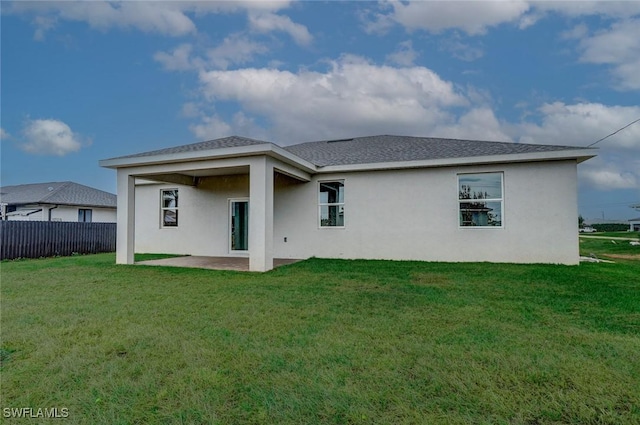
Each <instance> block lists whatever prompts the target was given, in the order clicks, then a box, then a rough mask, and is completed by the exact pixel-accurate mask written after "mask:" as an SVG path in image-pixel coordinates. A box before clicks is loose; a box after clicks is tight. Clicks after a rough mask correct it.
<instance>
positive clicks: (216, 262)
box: [136, 255, 302, 272]
mask: <svg viewBox="0 0 640 425" xmlns="http://www.w3.org/2000/svg"><path fill="white" fill-rule="evenodd" d="M298 261H302V260H297V259H290V258H274V259H273V267H274V268H275V267H279V266H284V265H286V264H293V263H296V262H298ZM136 264H140V265H144V266H167V267H188V268H197V269H210V270H236V271H243V272H248V271H249V258H247V257H203V256H196V255H193V256H191V255H189V256H184V257H171V258H162V259H159V260H146V261H137V262H136Z"/></svg>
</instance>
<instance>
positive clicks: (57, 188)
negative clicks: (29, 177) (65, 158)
mask: <svg viewBox="0 0 640 425" xmlns="http://www.w3.org/2000/svg"><path fill="white" fill-rule="evenodd" d="M0 202H2V203H6V204H9V205H25V204H59V205H80V206H82V205H85V206H91V207H104V208H115V207H116V195H114V194H112V193H109V192H105V191H103V190H98V189H94V188H92V187H89V186H84V185H82V184H78V183H74V182H49V183H34V184H20V185H16V186H2V187H0Z"/></svg>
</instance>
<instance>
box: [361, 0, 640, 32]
mask: <svg viewBox="0 0 640 425" xmlns="http://www.w3.org/2000/svg"><path fill="white" fill-rule="evenodd" d="M551 12H554V13H558V14H561V15H564V16H567V17H571V18H576V17H580V16H594V15H599V16H604V17H607V18H614V19H622V18H627V17H629V16H634V15H637V14H638V13H640V2H632V1H525V0H510V1H478V0H468V1H448V2H446V1H406V2H404V1H399V0H389V1H383V2H380V3H379V11H378V12H377V13H374V14H373V18H371V19H368V20H367V19H366V18H365V23H364V25H365V30H367V31H368V32H386V31H388V30H389V29H390V28H391V27H392V26H393V25H395V24H397V25H401V26H403V27H404V28H406V29H407V30H409V31H414V30H424V31H428V32H431V33H441V32H443V31H446V30H450V29H455V30H461V31H463V32H465V33H467V34H468V35H479V34H484V33H486V32H487V30H488V29H489V28H491V27H495V26H498V25H501V24H514V25H517V26H518V27H519V28H520V29H525V28H528V27H530V26H532V25H534V24H535V23H536V22H538V21H539V20H540V19H542V18H543V17H544V16H545V15H546V14H549V13H551Z"/></svg>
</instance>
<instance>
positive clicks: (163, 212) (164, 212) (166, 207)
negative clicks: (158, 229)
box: [160, 189, 178, 227]
mask: <svg viewBox="0 0 640 425" xmlns="http://www.w3.org/2000/svg"><path fill="white" fill-rule="evenodd" d="M160 194H161V195H160V198H161V200H160V202H161V205H160V217H161V219H162V227H178V189H168V190H162V191H160Z"/></svg>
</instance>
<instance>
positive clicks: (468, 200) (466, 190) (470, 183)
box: [458, 173, 503, 227]
mask: <svg viewBox="0 0 640 425" xmlns="http://www.w3.org/2000/svg"><path fill="white" fill-rule="evenodd" d="M502 193H503V190H502V173H478V174H459V175H458V204H459V220H460V221H459V223H460V226H461V227H502V212H503V196H502Z"/></svg>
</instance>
